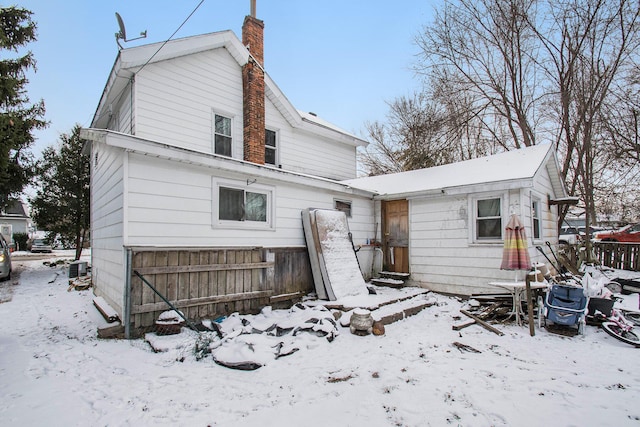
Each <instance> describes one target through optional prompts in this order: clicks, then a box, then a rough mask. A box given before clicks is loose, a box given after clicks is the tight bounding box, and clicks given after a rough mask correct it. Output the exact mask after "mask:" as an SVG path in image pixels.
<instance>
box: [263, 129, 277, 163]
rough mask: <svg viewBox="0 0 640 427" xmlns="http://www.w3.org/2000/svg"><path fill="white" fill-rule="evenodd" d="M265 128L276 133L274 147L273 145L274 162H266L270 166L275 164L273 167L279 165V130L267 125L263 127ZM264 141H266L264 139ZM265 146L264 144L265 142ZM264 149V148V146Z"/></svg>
mask: <svg viewBox="0 0 640 427" xmlns="http://www.w3.org/2000/svg"><path fill="white" fill-rule="evenodd" d="M265 130H269V131H271V132H274V133H275V134H276V147H275V150H274V151H275V152H276V156H275V157H276V158H275V164H273V165H272V164H271V163H266V162H265V163H266V164H268V165H270V166H275V167H280V131H279V130H278V129H275V128H272V127H267V128H265ZM265 142H266V141H265ZM265 146H266V144H265ZM265 150H266V148H265Z"/></svg>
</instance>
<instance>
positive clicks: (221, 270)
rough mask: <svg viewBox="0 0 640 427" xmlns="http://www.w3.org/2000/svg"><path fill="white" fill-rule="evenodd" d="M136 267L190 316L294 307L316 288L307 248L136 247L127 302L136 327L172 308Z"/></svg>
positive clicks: (143, 327) (141, 327) (145, 325)
mask: <svg viewBox="0 0 640 427" xmlns="http://www.w3.org/2000/svg"><path fill="white" fill-rule="evenodd" d="M134 271H136V272H138V273H139V274H141V275H142V276H144V278H145V279H146V280H147V281H149V282H150V283H151V284H152V285H153V286H154V287H155V288H156V289H157V291H158V292H160V293H161V294H162V295H163V296H164V297H165V298H166V299H168V300H169V301H170V302H171V303H172V304H173V305H174V306H175V307H176V308H178V309H180V311H182V312H183V313H184V315H185V316H186V317H187V318H188V319H191V320H199V319H215V318H217V317H219V316H222V315H229V314H231V313H233V312H236V311H237V312H240V313H256V312H258V311H259V310H260V309H261V308H262V307H264V306H267V305H276V306H282V305H290V304H291V301H294V300H297V299H299V298H300V297H302V296H303V295H305V294H307V293H309V292H311V291H312V290H313V289H314V287H313V278H312V276H311V267H310V265H309V256H308V254H307V250H306V248H282V249H281V248H276V249H267V248H197V249H192V248H184V249H182V248H178V249H173V248H172V249H164V248H135V249H132V253H131V289H130V292H129V295H130V296H129V299H130V303H129V305H130V326H131V327H132V328H133V329H134V330H136V331H143V330H146V329H149V328H150V327H151V326H153V325H154V323H155V321H156V320H157V318H158V315H159V314H160V313H162V312H163V311H165V310H169V309H170V308H169V307H168V305H167V303H166V302H164V301H163V300H162V298H160V297H159V296H158V295H156V293H155V292H153V290H152V289H151V288H149V286H147V285H145V284H144V283H143V281H142V280H141V279H140V278H138V277H136V276H135V275H134V274H133V272H134Z"/></svg>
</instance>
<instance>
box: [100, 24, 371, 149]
mask: <svg viewBox="0 0 640 427" xmlns="http://www.w3.org/2000/svg"><path fill="white" fill-rule="evenodd" d="M219 48H224V49H226V50H227V51H228V52H229V54H230V55H231V56H232V57H233V58H234V59H235V61H236V62H237V63H238V65H239V66H241V67H242V66H243V65H245V64H246V63H247V61H248V60H249V51H248V50H247V48H246V47H245V46H244V45H243V44H242V42H241V41H240V39H238V37H237V36H236V35H235V33H234V32H233V31H231V30H226V31H218V32H213V33H207V34H201V35H197V36H190V37H183V38H179V39H175V40H170V41H168V42H166V43H164V42H158V43H151V44H146V45H141V46H136V47H131V48H126V49H122V50H120V51H119V52H118V56H117V57H116V60H115V63H114V65H113V68H112V69H111V72H110V74H109V78H108V80H107V83H106V85H105V88H104V90H103V92H102V96H101V98H100V102H99V103H98V107H97V109H96V112H95V114H94V118H93V121H92V123H91V127H92V128H98V129H106V128H107V126H108V121H109V114H105V111H108V110H109V107H110V106H111V105H112V104H115V103H116V102H117V100H118V99H119V97H120V96H122V93H123V91H124V90H125V88H126V85H127V84H128V83H129V81H130V79H131V78H133V76H135V75H136V73H137V72H138V71H139V70H140V69H142V67H144V66H146V65H147V64H154V63H157V62H160V61H166V60H168V59H173V58H178V57H183V56H187V55H192V54H196V53H199V52H205V51H208V50H212V49H219ZM265 96H266V97H267V98H268V99H269V100H270V101H271V102H272V103H273V104H274V105H275V107H276V108H277V109H278V111H279V112H280V113H281V114H282V115H283V116H284V118H285V119H286V120H287V121H288V122H289V124H290V125H291V126H292V127H294V128H299V129H302V130H306V131H307V132H310V133H314V134H319V135H324V136H325V137H327V138H332V139H337V140H339V141H341V142H343V143H345V144H350V145H353V146H366V145H368V144H369V143H368V141H366V140H364V139H362V138H360V137H358V136H356V135H354V134H352V133H350V132H347V131H345V130H344V129H341V128H340V127H338V126H335V125H333V124H331V123H329V122H326V121H324V120H322V119H320V118H318V117H316V116H314V115H312V114H307V113H302V112H300V111H298V110H296V109H295V108H294V107H293V105H292V104H291V102H290V101H289V100H288V99H287V97H286V96H285V95H284V93H283V92H282V91H281V90H280V88H279V87H278V86H277V85H276V84H275V82H274V81H273V80H272V79H271V77H269V75H268V73H267V72H266V71H265Z"/></svg>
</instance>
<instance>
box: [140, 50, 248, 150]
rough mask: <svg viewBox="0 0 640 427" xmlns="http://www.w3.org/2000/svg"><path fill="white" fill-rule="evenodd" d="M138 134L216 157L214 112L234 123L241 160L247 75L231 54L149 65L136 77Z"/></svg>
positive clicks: (209, 54) (221, 52) (214, 53)
mask: <svg viewBox="0 0 640 427" xmlns="http://www.w3.org/2000/svg"><path fill="white" fill-rule="evenodd" d="M136 97H137V102H136V135H137V136H139V137H142V138H147V139H151V140H154V141H160V142H163V143H167V144H171V145H175V146H177V147H184V148H190V149H192V150H197V151H202V152H205V153H212V152H213V151H212V145H213V144H212V142H213V141H212V137H213V129H212V126H213V123H212V122H213V120H212V116H211V111H212V108H213V109H214V110H216V111H219V112H221V113H222V114H224V115H226V116H227V117H231V118H239V119H237V120H233V128H232V130H231V132H232V139H233V141H234V146H233V148H232V152H233V155H234V157H236V158H242V119H241V118H242V74H241V68H240V66H239V65H238V63H237V62H236V61H235V60H234V59H233V58H232V57H231V55H230V54H229V53H228V51H227V50H226V49H222V48H220V49H214V50H210V51H206V52H201V53H198V54H193V55H187V56H181V57H178V58H175V59H170V60H167V61H162V62H159V63H155V64H149V65H147V66H146V67H145V68H144V69H143V70H142V71H141V72H140V73H139V74H138V75H137V76H136Z"/></svg>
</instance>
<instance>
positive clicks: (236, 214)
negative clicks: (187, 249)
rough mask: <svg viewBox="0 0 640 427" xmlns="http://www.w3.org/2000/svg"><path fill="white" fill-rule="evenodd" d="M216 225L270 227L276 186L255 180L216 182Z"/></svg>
mask: <svg viewBox="0 0 640 427" xmlns="http://www.w3.org/2000/svg"><path fill="white" fill-rule="evenodd" d="M214 188H215V190H214V191H215V193H214V215H213V216H214V226H221V227H241V228H271V227H272V226H273V215H272V209H273V201H272V198H273V188H271V187H269V186H264V185H260V184H256V183H250V182H249V184H247V185H245V184H244V183H242V182H235V181H226V180H225V181H221V182H214Z"/></svg>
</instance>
